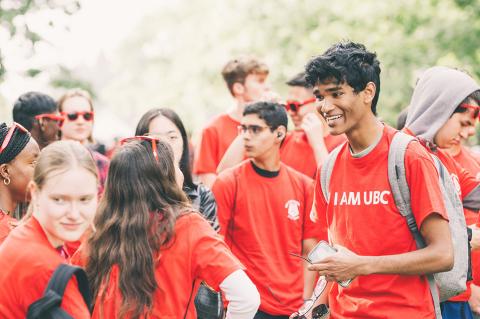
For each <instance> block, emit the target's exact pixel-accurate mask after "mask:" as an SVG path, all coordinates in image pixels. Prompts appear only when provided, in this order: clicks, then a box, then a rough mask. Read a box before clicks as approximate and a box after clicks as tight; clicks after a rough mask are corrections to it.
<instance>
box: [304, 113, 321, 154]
mask: <svg viewBox="0 0 480 319" xmlns="http://www.w3.org/2000/svg"><path fill="white" fill-rule="evenodd" d="M300 127H301V128H302V130H303V131H304V132H305V134H306V135H307V138H308V142H309V143H310V145H312V146H314V145H318V144H325V141H324V139H323V135H324V130H325V127H324V125H323V123H322V120H320V118H319V117H318V116H317V115H316V114H315V113H313V112H311V113H307V114H305V116H304V117H303V121H302V124H301V125H300Z"/></svg>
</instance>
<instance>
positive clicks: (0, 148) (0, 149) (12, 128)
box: [0, 122, 30, 154]
mask: <svg viewBox="0 0 480 319" xmlns="http://www.w3.org/2000/svg"><path fill="white" fill-rule="evenodd" d="M16 129H18V130H20V131H22V132H24V133H25V134H30V132H28V131H27V129H26V128H24V127H23V126H22V125H20V124H18V123H17V122H13V124H12V126H10V129H9V130H8V132H7V135H6V136H5V139H4V140H3V143H2V145H1V146H0V154H1V153H2V152H3V151H4V150H5V149H6V148H7V147H8V144H9V143H10V141H11V140H12V136H13V133H15V130H16Z"/></svg>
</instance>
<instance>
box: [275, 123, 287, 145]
mask: <svg viewBox="0 0 480 319" xmlns="http://www.w3.org/2000/svg"><path fill="white" fill-rule="evenodd" d="M276 131H277V136H276V138H277V140H278V141H279V142H281V141H283V139H284V138H285V136H286V134H287V128H286V127H285V126H283V125H281V126H279V127H277V129H276Z"/></svg>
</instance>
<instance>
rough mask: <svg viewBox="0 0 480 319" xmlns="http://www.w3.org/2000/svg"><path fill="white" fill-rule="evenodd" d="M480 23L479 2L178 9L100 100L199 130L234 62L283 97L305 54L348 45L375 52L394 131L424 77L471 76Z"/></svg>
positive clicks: (143, 36)
mask: <svg viewBox="0 0 480 319" xmlns="http://www.w3.org/2000/svg"><path fill="white" fill-rule="evenodd" d="M479 18H480V5H479V2H478V1H468V0H457V1H453V0H441V1H440V0H402V1H374V0H363V1H318V0H275V1H258V0H243V1H222V0H202V1H182V2H180V3H178V4H176V5H174V6H170V7H167V8H165V9H162V10H161V11H159V12H153V13H151V15H149V16H147V17H145V19H144V20H143V21H142V23H141V24H140V25H139V26H138V28H137V29H135V30H132V34H131V35H130V36H129V39H128V41H126V42H125V43H124V44H123V46H122V47H121V48H120V50H119V58H118V60H117V61H115V66H114V70H113V74H115V78H114V80H113V81H111V82H110V84H109V85H108V86H107V87H106V88H105V90H104V91H103V92H102V93H101V94H102V95H103V96H104V97H105V100H106V101H108V102H109V103H111V104H112V105H115V107H117V108H118V109H119V111H120V112H121V113H124V114H126V115H127V116H134V117H135V116H136V114H138V113H139V110H142V111H143V110H146V109H148V108H149V107H153V106H169V107H173V108H175V109H176V110H177V111H179V113H180V114H181V115H182V116H183V117H184V118H185V120H186V121H187V122H188V123H189V124H190V125H191V126H193V127H194V128H196V129H198V128H199V126H201V125H203V124H204V123H205V122H206V121H208V119H209V118H211V116H212V115H213V114H216V113H218V112H220V111H222V110H224V109H226V108H227V107H228V106H230V105H231V104H232V101H231V99H230V97H229V95H228V91H227V90H226V88H225V85H224V83H223V81H222V79H221V76H220V70H221V68H222V66H223V64H224V63H225V62H226V61H227V60H228V59H229V58H231V57H232V56H234V55H236V54H243V53H253V54H255V55H257V56H259V57H261V58H264V59H265V60H266V61H267V63H268V64H269V66H270V68H271V80H272V83H273V87H274V89H276V90H277V91H279V92H280V93H285V91H286V87H285V85H284V82H285V80H286V79H287V78H289V77H290V76H292V75H294V74H295V73H296V72H298V71H300V70H302V69H303V66H304V65H305V63H306V62H307V61H308V60H309V59H310V58H311V57H312V56H314V55H318V54H320V53H322V52H323V51H324V50H325V49H326V48H328V47H329V46H330V45H331V44H332V43H334V42H337V41H340V40H342V39H350V40H353V41H357V42H362V43H364V44H365V45H366V46H367V47H368V48H369V49H370V50H373V51H376V52H377V54H378V57H379V59H380V61H381V66H382V88H381V98H380V102H379V114H380V116H381V117H382V118H384V119H385V120H386V121H387V122H390V123H393V122H394V121H395V119H396V114H398V112H399V111H400V110H401V109H402V108H403V107H405V106H407V105H408V103H409V99H410V96H411V93H412V87H413V85H414V83H415V79H416V76H417V75H418V72H420V71H421V70H422V69H425V68H427V67H429V66H433V65H436V64H442V65H449V66H455V67H459V68H462V69H465V70H466V71H468V72H470V73H471V74H472V75H474V76H475V77H477V78H478V76H479V75H480V68H479V64H478V63H479V61H480V49H479V46H478V44H479V43H480V41H479V40H480V19H479Z"/></svg>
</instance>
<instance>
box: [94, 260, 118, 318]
mask: <svg viewBox="0 0 480 319" xmlns="http://www.w3.org/2000/svg"><path fill="white" fill-rule="evenodd" d="M119 277H120V274H119V269H118V266H117V265H114V266H113V267H112V270H111V271H110V275H109V281H108V284H106V283H102V284H101V286H100V289H99V291H98V295H97V299H96V300H95V307H94V308H93V315H92V319H103V318H109V319H116V318H118V309H120V307H121V305H122V293H121V290H120V287H119V286H118V282H119Z"/></svg>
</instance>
